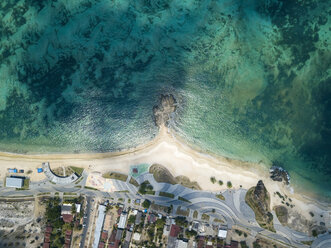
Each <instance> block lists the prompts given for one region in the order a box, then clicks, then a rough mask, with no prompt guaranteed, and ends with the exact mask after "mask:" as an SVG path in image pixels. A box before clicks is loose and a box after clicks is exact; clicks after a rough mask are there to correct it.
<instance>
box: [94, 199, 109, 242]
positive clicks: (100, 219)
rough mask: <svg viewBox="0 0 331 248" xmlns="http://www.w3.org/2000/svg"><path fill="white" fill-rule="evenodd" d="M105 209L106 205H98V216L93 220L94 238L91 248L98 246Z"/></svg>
mask: <svg viewBox="0 0 331 248" xmlns="http://www.w3.org/2000/svg"><path fill="white" fill-rule="evenodd" d="M105 211H106V207H105V206H104V205H99V209H98V218H97V220H96V222H95V231H94V240H93V245H92V247H93V248H98V246H99V241H100V236H101V231H102V227H103V222H104V219H105Z"/></svg>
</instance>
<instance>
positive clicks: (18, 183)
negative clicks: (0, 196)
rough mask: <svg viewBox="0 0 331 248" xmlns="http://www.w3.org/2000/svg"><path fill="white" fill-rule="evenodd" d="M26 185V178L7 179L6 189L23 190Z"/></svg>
mask: <svg viewBox="0 0 331 248" xmlns="http://www.w3.org/2000/svg"><path fill="white" fill-rule="evenodd" d="M23 184H24V178H19V177H7V178H6V187H10V188H22V187H23Z"/></svg>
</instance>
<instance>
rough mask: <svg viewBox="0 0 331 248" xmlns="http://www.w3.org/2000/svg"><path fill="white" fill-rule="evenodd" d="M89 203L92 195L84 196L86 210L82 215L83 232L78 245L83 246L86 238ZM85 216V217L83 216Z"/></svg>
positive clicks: (88, 221) (89, 211)
mask: <svg viewBox="0 0 331 248" xmlns="http://www.w3.org/2000/svg"><path fill="white" fill-rule="evenodd" d="M91 203H92V197H91V196H88V197H86V210H85V215H84V222H83V223H84V224H85V226H84V227H83V233H82V240H81V243H80V247H82V248H83V247H85V239H86V234H87V230H88V227H89V224H90V217H91ZM85 216H86V218H85Z"/></svg>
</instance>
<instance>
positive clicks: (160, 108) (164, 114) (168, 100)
mask: <svg viewBox="0 0 331 248" xmlns="http://www.w3.org/2000/svg"><path fill="white" fill-rule="evenodd" d="M175 110H176V99H175V98H174V96H173V95H161V99H160V102H159V104H158V105H156V106H154V107H153V113H154V122H155V125H157V126H158V127H160V126H161V125H167V123H168V121H169V119H170V115H171V114H172V113H173V112H175Z"/></svg>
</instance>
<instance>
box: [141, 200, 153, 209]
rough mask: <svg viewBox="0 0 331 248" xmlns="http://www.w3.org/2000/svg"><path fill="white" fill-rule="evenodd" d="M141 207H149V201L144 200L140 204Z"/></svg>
mask: <svg viewBox="0 0 331 248" xmlns="http://www.w3.org/2000/svg"><path fill="white" fill-rule="evenodd" d="M142 206H143V208H149V207H150V206H151V201H149V200H147V199H146V200H145V201H144V202H143V203H142Z"/></svg>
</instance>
